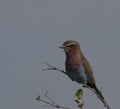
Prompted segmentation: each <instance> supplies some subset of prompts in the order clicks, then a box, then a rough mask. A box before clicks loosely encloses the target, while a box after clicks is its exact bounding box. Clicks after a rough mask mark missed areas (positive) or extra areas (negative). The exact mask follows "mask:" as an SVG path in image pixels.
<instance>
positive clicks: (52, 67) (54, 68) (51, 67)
mask: <svg viewBox="0 0 120 109" xmlns="http://www.w3.org/2000/svg"><path fill="white" fill-rule="evenodd" d="M45 64H46V65H47V66H48V67H49V68H47V69H42V70H56V71H59V72H62V73H64V74H67V72H65V71H64V70H60V69H58V68H57V67H54V66H51V65H49V64H48V63H45Z"/></svg>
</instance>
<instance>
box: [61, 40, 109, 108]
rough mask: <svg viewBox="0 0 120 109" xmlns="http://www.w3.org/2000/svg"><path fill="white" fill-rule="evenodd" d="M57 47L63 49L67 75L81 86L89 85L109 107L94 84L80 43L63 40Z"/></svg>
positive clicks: (89, 66)
mask: <svg viewBox="0 0 120 109" xmlns="http://www.w3.org/2000/svg"><path fill="white" fill-rule="evenodd" d="M59 48H62V49H64V52H65V55H66V60H65V69H66V74H67V76H68V77H69V78H70V79H71V80H72V81H75V82H77V83H80V84H82V85H83V87H89V88H90V89H91V90H93V92H94V93H95V94H96V95H97V96H98V98H100V100H101V101H102V102H103V104H104V105H105V107H107V109H110V107H109V105H108V104H107V103H106V101H105V99H104V97H103V95H102V93H101V91H100V90H99V89H98V88H97V86H96V81H95V78H94V75H93V71H92V67H91V65H90V63H89V62H88V60H87V58H86V57H85V56H84V54H83V53H82V51H81V48H80V44H79V43H78V42H77V41H74V40H67V41H65V42H64V43H63V44H62V45H61V46H60V47H59Z"/></svg>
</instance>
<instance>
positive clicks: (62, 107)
mask: <svg viewBox="0 0 120 109" xmlns="http://www.w3.org/2000/svg"><path fill="white" fill-rule="evenodd" d="M44 96H45V98H47V99H48V101H46V100H44V99H41V98H40V99H39V101H41V102H43V103H45V104H47V106H46V107H55V108H60V109H71V108H68V107H64V106H60V105H58V104H57V103H56V102H55V101H53V100H52V99H51V98H50V97H48V95H47V92H46V93H45V95H44Z"/></svg>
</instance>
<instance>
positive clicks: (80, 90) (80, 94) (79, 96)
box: [75, 89, 83, 103]
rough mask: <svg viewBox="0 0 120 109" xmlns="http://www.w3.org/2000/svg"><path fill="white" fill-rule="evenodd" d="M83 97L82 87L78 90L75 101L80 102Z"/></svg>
mask: <svg viewBox="0 0 120 109" xmlns="http://www.w3.org/2000/svg"><path fill="white" fill-rule="evenodd" d="M82 97H83V90H82V89H79V90H77V92H76V93H75V101H76V102H77V103H78V102H79V100H80V99H81V98H82Z"/></svg>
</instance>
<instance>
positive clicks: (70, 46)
mask: <svg viewBox="0 0 120 109" xmlns="http://www.w3.org/2000/svg"><path fill="white" fill-rule="evenodd" d="M59 48H62V49H64V51H65V53H72V52H76V51H79V52H80V45H79V43H78V42H77V41H74V40H68V41H65V42H64V43H63V45H61V46H60V47H59Z"/></svg>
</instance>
